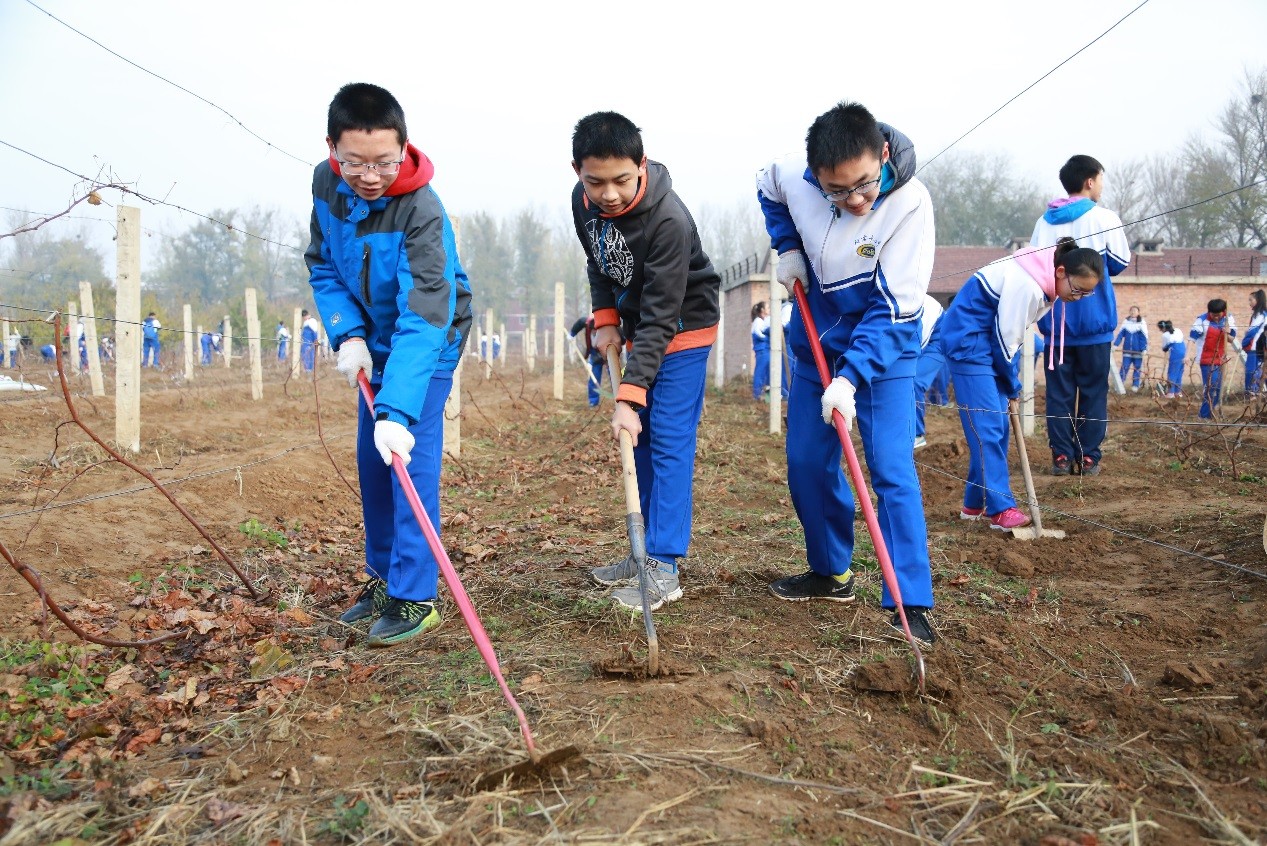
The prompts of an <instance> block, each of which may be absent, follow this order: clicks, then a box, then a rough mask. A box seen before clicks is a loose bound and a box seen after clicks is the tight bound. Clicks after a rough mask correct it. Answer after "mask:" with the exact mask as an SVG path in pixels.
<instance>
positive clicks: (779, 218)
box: [757, 191, 808, 263]
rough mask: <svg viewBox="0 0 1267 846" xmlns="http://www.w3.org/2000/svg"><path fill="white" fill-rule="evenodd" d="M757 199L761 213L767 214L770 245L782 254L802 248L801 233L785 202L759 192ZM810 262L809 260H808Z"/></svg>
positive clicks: (766, 224) (766, 220)
mask: <svg viewBox="0 0 1267 846" xmlns="http://www.w3.org/2000/svg"><path fill="white" fill-rule="evenodd" d="M757 201H758V202H759V203H760V204H761V213H762V214H763V215H764V216H765V229H766V232H768V233H770V246H772V247H774V249H775V251H776V252H778V253H779V254H780V255H782V254H783V253H786V252H787V251H788V250H801V249H804V245H803V244H802V243H801V236H800V233H799V232H797V231H796V224H795V223H794V222H793V221H792V212H791V211H790V210H789V209H788V207H787V206H785V205H784V204H783V203H780V202H776V201H774V200H771V199H769V198H767V197H766V196H765V194H763V193H761V192H760V191H758V192H757ZM807 263H808V262H807Z"/></svg>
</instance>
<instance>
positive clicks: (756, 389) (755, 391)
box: [752, 347, 770, 400]
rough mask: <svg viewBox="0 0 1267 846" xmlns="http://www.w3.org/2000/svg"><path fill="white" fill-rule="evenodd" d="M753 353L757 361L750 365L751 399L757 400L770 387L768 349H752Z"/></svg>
mask: <svg viewBox="0 0 1267 846" xmlns="http://www.w3.org/2000/svg"><path fill="white" fill-rule="evenodd" d="M753 353H754V354H755V355H756V357H757V360H756V363H755V364H753V365H752V398H753V399H755V400H759V399H761V395H762V394H764V393H765V389H766V388H768V387H770V348H769V347H766V348H765V349H754V350H753Z"/></svg>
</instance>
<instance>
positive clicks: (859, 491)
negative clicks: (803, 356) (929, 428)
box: [792, 280, 924, 693]
mask: <svg viewBox="0 0 1267 846" xmlns="http://www.w3.org/2000/svg"><path fill="white" fill-rule="evenodd" d="M792 294H793V295H794V296H795V297H796V307H797V308H798V309H800V310H801V320H802V321H804V323H805V334H806V335H807V336H809V346H810V349H811V350H812V351H813V353H814V364H815V365H817V366H818V378H819V380H820V381H821V382H822V383H823V390H826V389H827V386H828V385H830V384H831V371H829V370H828V369H827V358H826V356H824V355H823V345H822V344H821V343H819V341H818V327H817V326H815V325H814V315H812V314H810V311H809V301H808V300H806V298H805V288H804V287H803V286H802V285H801V283H800V280H797V281H796V283H795V285H794V287H793V288H792ZM832 422H834V423H835V424H836V434H837V436H839V438H840V446H841V448H842V449H843V450H844V452H845V461H846V463H847V464H848V465H849V478H850V480H851V481H852V482H853V489H854V492H855V497H854V499H856V500H857V501H858V505H859V506H860V507H861V508H862V516H863V517H865V518H866V521H867V531H868V532H870V533H871V544H872V546H874V547H875V557H876V560H878V561H879V562H880V574H881V575H882V576H883V577H884V584H885V585H886V586H887V587H888V589H889V595H890V596H892V597H893V604H894V605H896V606H897V618H898V620H900V621H901V622H902V634H904V635H906V642H907V643H909V644H910V645H911V651H912V652H914V653H915V663H916V668H917V672H918V673H919V691H920V693H923V692H924V653H923V652H920V649H919V642H918V641H916V640H915V635H913V634H911V626H910V624H909V623H907V622H906V608H905V607H903V605H902V590H901V589H900V588H899V587H898V585H897V574H896V573H894V572H893V561H892V560H891V559H890V558H889V548H888V546H887V545H886V544H885V543H884V535H882V534H880V521H879V519H878V518H877V517H876V514H875V506H874V505H872V504H871V495H870V494H868V493H867V480H866V478H865V477H864V476H863V475H862V465H861V464H859V463H858V453H857V452H855V451H854V448H853V441H852V440H851V439H850V437H849V431H848V430H847V429H846V428H845V417H844V415H842V414H841V413H840V411H839V410H835V411H833V412H832Z"/></svg>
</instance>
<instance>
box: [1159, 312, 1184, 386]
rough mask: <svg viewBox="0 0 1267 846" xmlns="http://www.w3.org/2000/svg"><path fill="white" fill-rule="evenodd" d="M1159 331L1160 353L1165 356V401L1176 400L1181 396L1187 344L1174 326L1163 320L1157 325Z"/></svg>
mask: <svg viewBox="0 0 1267 846" xmlns="http://www.w3.org/2000/svg"><path fill="white" fill-rule="evenodd" d="M1157 328H1158V329H1160V330H1161V351H1162V352H1163V353H1165V354H1166V384H1165V391H1164V396H1165V397H1166V399H1178V398H1179V397H1181V396H1183V367H1184V360H1185V357H1186V356H1187V354H1188V343H1187V341H1185V340H1184V339H1183V333H1182V332H1179V331H1177V330H1176V329H1175V324H1173V323H1171V322H1170V321H1169V320H1163V321H1161V322H1159V323H1158V324H1157Z"/></svg>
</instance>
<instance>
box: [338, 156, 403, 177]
mask: <svg viewBox="0 0 1267 846" xmlns="http://www.w3.org/2000/svg"><path fill="white" fill-rule="evenodd" d="M335 161H336V162H338V163H339V168H340V169H341V170H342V171H343V172H344V173H349V174H351V175H352V176H363V175H365V174H366V173H369V172H370V171H371V170H372V171H374V172H375V173H377V174H378V175H379V176H391V175H392V174H393V173H398V172H399V171H400V166H401V164H402V163H404V161H405V160H404V159H397V160H396V161H394V162H345V161H343V159H335Z"/></svg>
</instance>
